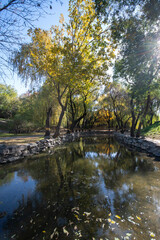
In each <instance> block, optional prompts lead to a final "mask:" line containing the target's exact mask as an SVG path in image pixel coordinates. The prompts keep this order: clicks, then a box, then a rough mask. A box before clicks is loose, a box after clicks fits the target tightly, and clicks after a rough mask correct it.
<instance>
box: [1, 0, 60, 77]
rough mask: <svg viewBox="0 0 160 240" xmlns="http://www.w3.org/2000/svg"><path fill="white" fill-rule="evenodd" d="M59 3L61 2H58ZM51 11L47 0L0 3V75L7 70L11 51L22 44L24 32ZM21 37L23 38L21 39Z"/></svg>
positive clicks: (13, 0)
mask: <svg viewBox="0 0 160 240" xmlns="http://www.w3.org/2000/svg"><path fill="white" fill-rule="evenodd" d="M60 2H61V1H60ZM48 9H52V4H51V1H49V0H34V1H32V0H23V1H22V0H8V1H1V3H0V26H1V27H0V52H1V55H0V75H1V77H2V76H3V74H5V69H8V62H9V61H8V57H9V54H10V53H11V51H13V50H14V48H16V47H17V46H19V45H20V44H21V43H22V40H23V37H24V35H25V30H26V29H27V28H29V27H34V26H33V24H34V22H35V21H37V20H38V19H39V17H41V16H43V15H44V14H47V12H48ZM22 36H23V37H22Z"/></svg>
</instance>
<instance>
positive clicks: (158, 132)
mask: <svg viewBox="0 0 160 240" xmlns="http://www.w3.org/2000/svg"><path fill="white" fill-rule="evenodd" d="M142 134H143V135H144V136H148V137H154V136H155V137H157V136H160V122H159V121H157V122H155V123H154V124H152V125H151V126H148V127H146V128H144V129H143V130H142Z"/></svg>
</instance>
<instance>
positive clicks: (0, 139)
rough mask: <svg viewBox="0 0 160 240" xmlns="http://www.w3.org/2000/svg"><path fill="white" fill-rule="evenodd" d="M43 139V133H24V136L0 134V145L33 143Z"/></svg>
mask: <svg viewBox="0 0 160 240" xmlns="http://www.w3.org/2000/svg"><path fill="white" fill-rule="evenodd" d="M41 139H44V133H29V134H27V133H24V134H17V135H16V134H12V133H0V144H9V145H19V144H25V143H33V142H36V141H39V140H41Z"/></svg>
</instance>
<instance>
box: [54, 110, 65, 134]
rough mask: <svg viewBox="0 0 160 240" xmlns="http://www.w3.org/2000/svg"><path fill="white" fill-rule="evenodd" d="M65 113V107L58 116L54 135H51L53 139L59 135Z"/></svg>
mask: <svg viewBox="0 0 160 240" xmlns="http://www.w3.org/2000/svg"><path fill="white" fill-rule="evenodd" d="M65 111H66V108H65V107H62V110H61V114H60V116H59V120H58V124H57V126H56V131H55V133H54V135H53V138H56V137H58V136H59V134H60V126H61V123H62V119H63V116H64V113H65Z"/></svg>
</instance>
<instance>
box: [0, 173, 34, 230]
mask: <svg viewBox="0 0 160 240" xmlns="http://www.w3.org/2000/svg"><path fill="white" fill-rule="evenodd" d="M18 175H19V173H18V172H15V173H14V178H13V179H12V181H11V182H10V183H8V184H3V185H2V186H1V187H0V202H1V204H0V212H6V213H7V215H11V214H12V213H13V211H14V210H15V209H17V208H18V206H19V202H20V201H22V200H23V201H24V204H25V203H26V201H27V198H31V197H32V195H33V193H34V191H35V187H36V182H35V180H33V179H32V177H30V176H27V177H26V175H25V178H23V175H22V176H21V177H19V176H18ZM7 215H6V217H3V218H2V219H0V223H3V222H5V220H6V218H7ZM0 231H1V228H0Z"/></svg>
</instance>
